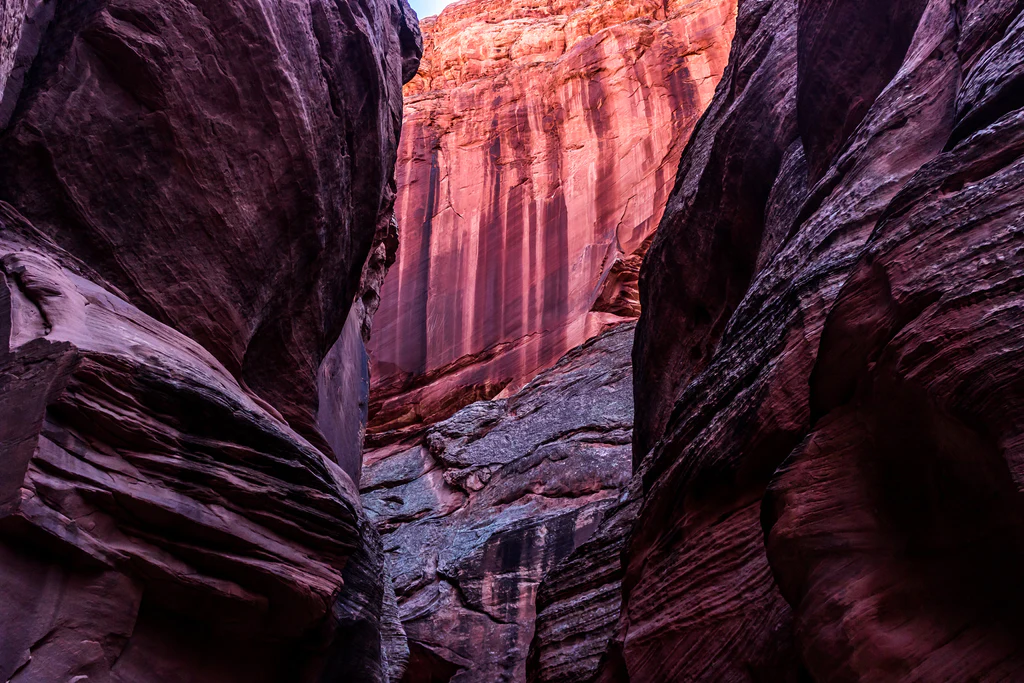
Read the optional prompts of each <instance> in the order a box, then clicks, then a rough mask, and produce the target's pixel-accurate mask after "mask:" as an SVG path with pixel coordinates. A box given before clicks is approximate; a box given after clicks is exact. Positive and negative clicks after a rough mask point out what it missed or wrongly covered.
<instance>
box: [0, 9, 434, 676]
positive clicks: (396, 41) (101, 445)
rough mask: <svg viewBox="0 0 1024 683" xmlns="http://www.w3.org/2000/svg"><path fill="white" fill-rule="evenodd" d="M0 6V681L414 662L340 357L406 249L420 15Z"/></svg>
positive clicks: (359, 669) (365, 667)
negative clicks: (345, 453) (410, 99)
mask: <svg viewBox="0 0 1024 683" xmlns="http://www.w3.org/2000/svg"><path fill="white" fill-rule="evenodd" d="M2 9H3V14H2V15H0V114H2V115H3V117H2V119H0V285H2V286H0V456H2V464H0V556H2V561H0V678H2V679H3V680H9V681H18V682H22V681H24V682H39V683H44V682H45V683H52V682H54V681H77V680H86V679H88V680H90V681H111V682H116V681H124V682H126V683H127V682H129V681H131V682H136V681H156V682H168V683H170V682H177V681H190V682H205V681H209V682H210V683H214V682H216V683H224V682H227V681H246V682H251V681H319V680H323V681H335V680H346V681H348V680H352V681H373V682H383V681H388V680H391V679H397V678H398V677H399V676H400V675H401V672H402V671H403V670H404V661H405V660H406V659H407V656H408V654H407V651H406V650H405V645H404V636H403V635H402V634H401V625H400V622H399V621H398V620H397V612H396V611H395V608H394V602H393V594H392V593H391V591H390V586H389V582H388V581H387V579H386V568H385V566H384V564H383V556H382V549H381V546H380V540H379V538H378V537H377V534H376V532H375V530H374V528H373V526H372V525H371V524H369V523H368V522H367V521H366V518H365V516H364V513H363V511H362V508H361V505H360V503H359V499H358V492H357V490H356V486H355V483H354V482H353V477H352V476H350V475H349V474H347V473H346V472H345V470H344V469H343V468H342V466H343V465H347V466H348V467H349V469H350V470H351V469H353V468H352V467H351V463H346V462H345V459H344V458H343V457H340V453H341V450H342V449H340V448H339V451H338V452H337V453H336V452H335V450H334V447H335V445H336V444H341V442H342V441H344V440H345V438H346V437H345V436H344V434H346V433H347V432H346V431H345V429H342V428H335V427H337V425H330V424H327V422H328V421H329V420H326V419H325V418H324V417H323V415H325V414H326V413H325V414H321V413H320V411H319V406H318V400H319V398H320V396H319V394H318V369H319V368H320V366H321V364H322V363H321V361H322V360H323V359H324V357H325V356H326V355H327V354H328V352H329V350H331V349H332V346H336V344H335V341H336V340H337V339H338V338H339V335H340V334H341V331H342V328H343V326H344V325H345V321H346V320H354V321H355V322H354V323H352V324H353V325H354V326H355V329H356V335H357V336H361V335H362V332H361V330H360V327H361V326H362V325H363V324H364V323H365V322H366V318H367V315H368V313H369V312H372V311H368V309H367V308H366V306H367V305H368V306H370V307H371V308H372V304H373V299H374V297H375V294H373V291H374V290H375V287H376V286H377V285H379V282H378V281H379V273H380V272H381V270H382V268H383V265H382V263H381V261H382V259H383V261H384V262H386V261H387V257H386V255H385V256H381V253H380V252H381V248H382V245H383V249H384V252H386V251H387V249H386V245H385V242H386V241H387V235H388V226H389V225H390V224H391V218H392V206H393V198H394V180H393V167H394V160H395V156H396V149H397V138H398V133H399V127H400V119H401V104H402V100H401V85H402V82H403V80H405V79H407V78H408V77H411V75H412V74H413V73H414V72H415V69H416V64H417V60H418V57H419V53H420V40H419V33H418V29H417V25H416V20H415V17H414V16H413V15H412V13H411V10H410V9H409V8H408V6H407V5H406V4H405V3H404V2H401V1H399V0H391V1H388V0H380V1H374V2H366V3H359V4H354V3H344V2H332V1H326V0H324V1H321V0H308V1H306V0H303V1H302V2H296V3H288V4H287V5H280V4H275V3H268V2H262V1H261V0H228V1H221V0H218V1H217V2H191V3H179V2H156V1H149V0H93V1H89V2H64V1H63V0H24V1H22V2H18V1H17V0H8V1H7V2H5V3H4V5H3V8H2ZM371 250H372V252H371ZM384 265H386V263H384ZM375 283H376V284H375ZM357 295H358V298H359V299H360V306H357V307H352V306H351V304H352V301H353V299H354V298H356V297H357ZM350 311H355V312H354V313H350ZM353 315H354V317H353ZM338 353H339V354H340V355H341V358H340V360H339V363H341V364H342V365H344V364H346V363H349V362H353V363H356V362H358V358H349V357H347V356H346V355H345V352H344V350H342V351H339V352H338ZM356 403H358V399H357V400H356ZM328 417H330V418H331V419H334V418H337V417H338V412H337V411H335V412H332V413H330V414H329V415H328ZM356 433H358V429H357V430H356ZM344 445H345V446H346V448H347V449H348V450H349V451H352V450H354V451H355V452H357V453H358V448H359V446H358V444H344ZM336 458H337V460H340V461H341V462H340V463H339V462H338V461H336ZM357 472H358V470H357V469H355V472H354V474H357ZM389 601H390V605H389Z"/></svg>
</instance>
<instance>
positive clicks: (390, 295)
mask: <svg viewBox="0 0 1024 683" xmlns="http://www.w3.org/2000/svg"><path fill="white" fill-rule="evenodd" d="M734 18H735V2H733V1H731V0H698V1H697V2H689V1H686V2H683V1H681V0H672V1H670V2H667V3H663V2H649V1H648V0H622V1H620V0H616V1H614V2H599V1H592V0H571V1H570V2H551V1H550V0H531V1H530V2H525V3H524V2H515V3H509V2H499V1H495V0H473V1H471V2H462V3H458V4H457V5H453V6H450V7H448V8H447V9H446V10H445V11H444V12H442V14H441V15H440V16H439V17H437V18H436V19H429V20H427V21H425V22H424V32H425V51H424V59H423V62H422V64H421V67H420V71H419V74H418V75H417V77H416V78H415V79H413V80H412V81H411V82H410V83H409V84H408V85H407V86H406V117H405V123H404V127H403V135H402V145H401V148H400V150H399V162H398V170H397V177H398V183H399V196H398V199H397V202H396V213H397V215H398V218H399V222H400V225H401V229H402V239H401V247H400V249H399V254H398V260H397V264H396V266H395V269H394V272H393V273H392V275H391V277H389V279H388V281H387V283H386V284H385V286H384V290H383V293H382V297H383V301H382V304H381V310H380V312H379V314H378V316H377V320H376V325H375V333H374V339H373V343H372V356H373V368H374V370H373V373H372V374H373V382H374V397H373V401H372V405H371V410H370V417H371V427H370V432H371V437H372V438H371V443H373V444H376V445H384V444H387V443H392V442H394V441H395V440H396V439H397V438H399V437H401V436H402V435H403V433H416V432H422V430H423V429H424V428H425V426H426V425H429V424H431V423H433V422H436V421H437V420H439V419H443V418H445V417H447V416H449V415H451V414H452V413H453V412H455V410H457V409H458V408H460V407H462V406H464V405H466V404H468V403H471V402H472V401H475V400H481V399H489V398H493V397H495V396H496V395H499V393H501V392H503V391H504V393H503V394H501V395H508V394H510V393H511V392H513V391H514V390H516V389H518V388H519V387H521V386H522V385H523V384H524V383H525V382H526V381H528V380H529V379H530V378H531V377H533V376H534V374H535V373H536V372H537V371H538V370H540V369H541V368H544V367H549V366H550V365H552V364H553V363H554V362H555V361H556V360H557V359H558V358H559V357H560V356H561V355H562V354H563V353H565V352H566V351H567V350H569V349H570V348H572V347H574V346H577V345H578V344H581V343H583V342H584V341H585V340H586V339H588V338H590V337H592V336H593V335H595V334H596V333H598V332H599V331H600V330H602V329H603V328H604V327H605V326H606V325H607V324H609V323H611V322H615V321H617V320H622V319H623V318H632V317H635V316H636V315H637V314H638V309H637V307H636V304H635V273H636V270H637V268H638V266H639V257H640V254H642V251H643V249H644V248H645V247H646V244H645V240H647V239H648V238H649V237H650V235H651V233H652V232H653V230H654V228H655V226H656V225H657V223H658V220H659V218H660V216H661V213H662V210H663V208H664V206H665V202H666V200H667V198H668V195H669V193H670V192H671V189H672V179H673V175H674V173H675V168H676V164H677V161H678V159H679V155H680V154H681V152H682V149H683V146H684V145H685V143H686V139H687V137H688V136H689V134H690V131H691V129H692V127H693V125H694V123H695V121H696V120H697V117H698V116H699V115H700V113H701V112H702V111H703V110H704V108H705V107H706V106H707V104H708V103H709V102H710V101H711V97H712V95H713V93H714V89H715V84H716V83H717V81H718V79H719V78H720V76H721V73H722V70H723V68H724V66H725V58H726V55H727V52H728V46H729V41H730V39H731V36H732V33H733V24H734Z"/></svg>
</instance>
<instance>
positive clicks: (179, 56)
mask: <svg viewBox="0 0 1024 683" xmlns="http://www.w3.org/2000/svg"><path fill="white" fill-rule="evenodd" d="M33 4H36V3H34V2H30V3H29V5H33ZM207 4H209V6H207ZM353 12H355V13H354V14H353ZM410 22H413V23H414V20H413V19H411V11H410V10H409V9H408V7H407V6H404V5H401V4H400V3H398V2H397V1H396V2H379V3H372V4H367V5H366V6H365V7H362V6H360V7H359V8H354V6H351V5H350V4H349V3H336V2H330V1H326V0H306V1H304V2H300V3H298V5H292V4H288V5H287V6H285V5H275V4H272V3H267V2H262V1H258V0H240V1H238V2H226V3H225V2H221V3H199V4H198V5H195V4H191V3H178V2H172V3H167V2H158V1H155V0H96V1H94V2H86V3H72V2H63V3H62V2H57V3H56V8H55V10H54V14H53V18H52V19H50V21H49V23H48V24H47V25H46V27H45V29H44V38H43V39H42V40H41V41H40V42H39V44H38V45H36V46H35V47H36V49H35V52H34V54H32V55H31V56H32V59H31V66H30V67H29V69H28V76H27V77H26V78H25V80H24V83H22V84H21V86H20V88H19V89H17V91H16V92H15V90H13V89H11V91H10V92H8V88H12V82H11V79H8V86H7V88H5V91H4V95H3V97H4V100H7V99H8V98H11V97H16V100H17V102H16V106H15V107H14V111H13V118H11V120H10V122H9V123H8V125H7V127H6V129H5V130H4V133H3V138H2V140H0V199H3V200H5V201H7V202H9V203H11V204H12V205H13V206H15V207H16V208H17V209H18V210H19V211H20V212H21V213H22V214H23V215H24V216H25V217H26V218H27V219H28V220H29V221H30V222H31V223H32V224H33V225H34V226H35V227H36V228H37V229H38V230H40V231H41V232H42V233H43V234H45V235H47V236H48V237H50V238H51V239H52V240H53V241H54V242H55V243H56V244H58V245H59V246H61V247H62V248H64V249H66V250H68V251H69V252H71V253H73V254H75V256H77V257H78V258H80V259H82V260H83V261H85V262H86V263H87V264H88V265H89V266H90V267H91V268H93V269H94V270H95V271H96V272H97V273H98V274H99V275H100V276H102V277H103V278H104V280H106V281H107V282H109V283H110V284H111V285H112V286H114V287H116V288H117V289H118V290H119V291H121V292H122V293H124V295H125V296H126V297H127V298H128V299H129V300H131V301H132V302H133V303H136V305H137V306H138V307H139V308H140V310H142V311H143V312H145V313H147V314H148V315H151V316H152V317H154V318H155V319H157V320H159V321H161V322H163V323H165V324H168V325H170V326H172V327H174V328H175V329H177V330H179V331H180V332H182V333H183V334H185V335H186V336H188V337H190V338H192V339H194V340H195V341H197V342H198V343H199V344H201V345H202V346H203V347H205V348H207V349H208V350H209V351H210V352H211V353H212V354H213V356H214V357H215V358H216V359H217V360H218V361H219V362H220V363H221V364H223V365H224V367H225V368H226V369H227V370H228V371H229V372H230V373H231V374H232V375H233V376H235V377H237V378H238V379H239V380H240V381H241V382H242V383H244V384H245V386H247V387H248V388H250V389H251V390H252V391H253V392H255V393H256V394H257V395H258V396H259V397H260V398H261V399H263V400H265V401H267V402H268V403H270V404H271V405H273V406H274V408H275V409H276V410H277V411H278V412H280V413H281V415H282V416H283V417H284V418H285V419H286V420H287V421H288V423H289V424H290V425H291V426H292V427H293V428H294V429H296V430H297V431H299V433H301V434H302V435H303V436H305V437H306V438H308V439H310V440H311V441H312V442H313V443H314V445H317V446H318V447H319V446H324V447H325V444H324V442H323V438H322V436H321V435H320V434H319V433H318V430H317V428H316V397H317V391H316V384H315V375H316V370H317V368H318V367H319V365H320V361H321V360H322V359H323V357H324V355H325V354H326V353H327V351H328V349H329V348H330V346H331V345H332V344H333V343H334V340H335V339H337V337H338V335H339V334H340V332H341V329H342V326H343V325H344V322H345V318H346V316H347V314H348V306H347V305H338V302H346V304H347V302H348V301H351V300H352V299H353V298H354V297H355V294H356V291H357V286H358V282H359V276H360V272H361V270H362V267H363V261H364V260H365V256H366V254H367V253H368V252H369V249H370V245H371V241H372V240H373V235H374V227H375V226H376V225H377V224H378V221H379V220H380V218H381V214H382V212H386V211H387V210H389V209H390V206H391V203H392V201H393V193H394V190H393V178H392V165H391V159H393V158H394V155H395V148H396V141H397V135H398V129H399V125H400V120H401V101H400V99H399V98H400V92H399V91H398V89H397V88H398V86H397V85H396V84H397V83H399V82H400V80H401V77H402V72H403V70H404V71H405V72H406V74H408V73H409V72H412V71H414V68H415V64H416V61H415V58H416V55H417V54H418V39H417V37H416V34H415V29H414V28H413V27H412V23H410ZM37 30H38V27H37ZM5 31H6V29H5ZM22 35H23V36H25V35H26V33H25V32H24V31H23V32H22ZM357 169H358V172H356V170H357ZM127 226H132V227H131V228H130V232H129V228H128V227H127ZM200 308H201V309H202V311H201V312H197V311H198V309H200Z"/></svg>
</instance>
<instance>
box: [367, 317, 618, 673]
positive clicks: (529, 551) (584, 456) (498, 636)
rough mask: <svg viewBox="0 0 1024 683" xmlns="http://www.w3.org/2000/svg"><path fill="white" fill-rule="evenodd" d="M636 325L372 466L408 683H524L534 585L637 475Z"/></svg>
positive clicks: (373, 508)
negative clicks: (633, 462)
mask: <svg viewBox="0 0 1024 683" xmlns="http://www.w3.org/2000/svg"><path fill="white" fill-rule="evenodd" d="M632 343H633V323H624V324H622V325H619V326H617V327H615V328H613V329H612V330H610V331H608V332H605V333H604V334H602V335H600V336H598V337H597V338H595V339H593V340H591V341H589V342H587V343H586V344H585V345H583V346H581V347H579V348H577V349H573V350H572V351H570V352H569V353H568V354H566V355H565V357H563V358H562V359H561V360H559V361H558V363H557V364H556V365H555V366H554V367H553V368H550V369H549V370H547V371H545V372H542V373H540V374H539V375H538V376H537V377H536V378H534V379H533V380H532V381H531V382H530V383H529V384H527V385H526V386H525V387H524V388H523V389H522V390H520V391H519V392H516V393H515V394H513V395H512V396H510V397H509V398H507V399H499V400H495V401H480V402H477V403H474V404H472V405H470V406H467V407H466V408H463V409H462V410H460V411H458V412H457V413H455V415H453V416H452V417H450V418H449V419H447V420H444V421H442V422H439V423H437V424H436V425H434V426H433V427H432V428H431V429H430V430H429V431H428V432H427V435H426V437H425V439H424V440H423V441H422V442H421V443H417V444H415V445H413V446H411V447H409V446H395V447H393V448H392V449H391V450H390V451H389V450H387V449H380V450H378V451H375V452H374V453H373V454H372V457H370V458H368V459H367V461H366V464H365V471H364V476H363V481H362V486H363V504H364V505H365V506H366V509H367V513H368V514H369V516H370V518H371V519H373V520H374V521H376V523H377V526H378V528H379V529H380V531H381V533H382V536H383V540H384V547H385V549H386V550H387V555H388V558H389V560H390V562H391V566H392V569H393V571H394V576H395V591H396V593H397V595H398V601H399V610H400V615H401V620H402V622H403V624H404V626H405V630H406V633H407V634H408V638H409V647H410V651H411V652H410V660H409V670H408V676H407V677H406V678H405V679H404V680H405V681H406V682H408V683H415V682H424V683H426V682H429V681H448V680H451V681H457V682H458V683H469V682H471V681H477V682H479V683H493V682H498V681H508V682H510V683H511V682H514V681H523V680H524V679H525V675H526V674H525V667H526V657H527V652H528V648H529V644H530V639H531V637H532V635H533V622H534V604H535V599H536V591H537V585H538V584H539V583H540V581H541V579H542V577H543V576H544V575H545V573H546V572H548V571H549V570H551V569H552V568H553V567H555V566H556V565H557V563H558V562H559V561H560V560H561V559H562V558H564V557H565V556H567V555H568V554H569V553H570V552H571V551H572V550H573V549H575V548H576V547H577V546H578V545H580V543H582V542H583V541H584V540H586V539H587V537H588V536H589V535H590V534H591V533H593V531H594V530H595V529H596V528H597V526H598V524H599V523H600V522H601V519H602V517H603V515H604V514H605V512H606V511H607V510H609V509H612V508H614V507H615V506H616V505H617V504H618V499H619V497H620V494H621V492H622V489H623V487H624V486H625V485H626V484H627V483H628V481H629V477H630V457H631V455H630V454H631V449H630V437H631V432H632V420H633V400H632V393H631V391H630V384H631V382H632V374H631V373H630V359H629V352H630V349H631V348H632Z"/></svg>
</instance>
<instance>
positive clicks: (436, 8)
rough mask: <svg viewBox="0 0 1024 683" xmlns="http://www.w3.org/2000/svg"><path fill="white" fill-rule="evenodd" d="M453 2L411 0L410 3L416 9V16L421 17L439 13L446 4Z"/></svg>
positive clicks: (444, 0)
mask: <svg viewBox="0 0 1024 683" xmlns="http://www.w3.org/2000/svg"><path fill="white" fill-rule="evenodd" d="M451 3H452V0H409V4H410V5H412V8H413V9H414V10H416V16H418V17H419V18H420V19H422V18H423V17H432V16H434V15H435V14H439V13H440V12H441V10H443V9H444V7H445V5H450V4H451Z"/></svg>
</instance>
